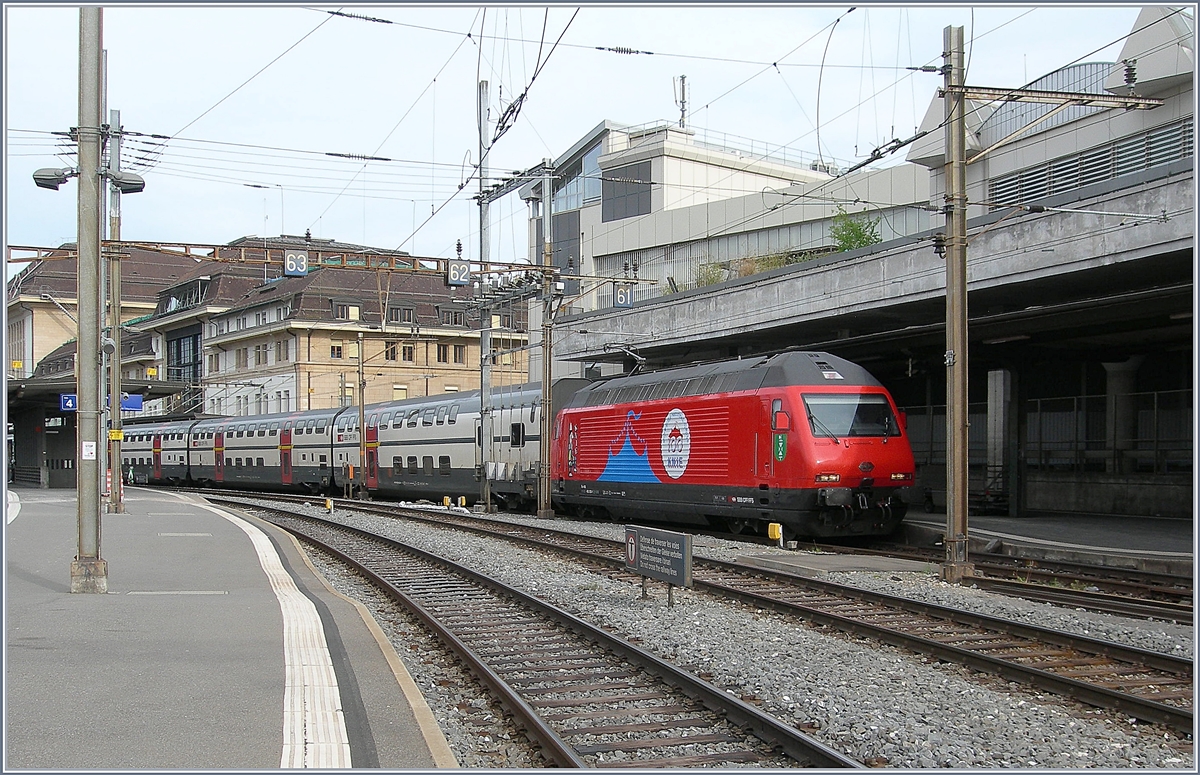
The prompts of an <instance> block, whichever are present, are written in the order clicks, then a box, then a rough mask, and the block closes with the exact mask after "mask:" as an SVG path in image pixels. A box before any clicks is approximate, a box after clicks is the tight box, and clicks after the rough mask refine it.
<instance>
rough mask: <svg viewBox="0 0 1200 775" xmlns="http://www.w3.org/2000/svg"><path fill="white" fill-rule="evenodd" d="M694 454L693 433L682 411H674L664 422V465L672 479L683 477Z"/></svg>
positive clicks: (668, 414) (669, 413)
mask: <svg viewBox="0 0 1200 775" xmlns="http://www.w3.org/2000/svg"><path fill="white" fill-rule="evenodd" d="M691 454H692V432H691V430H689V429H688V421H687V417H686V416H685V415H684V414H683V410H682V409H672V410H671V411H670V412H668V413H667V419H666V420H664V421H663V429H662V463H663V468H665V469H666V470H667V475H668V476H670V477H671V478H672V479H678V478H679V477H681V476H683V472H684V471H686V470H687V464H688V458H689V457H690V456H691Z"/></svg>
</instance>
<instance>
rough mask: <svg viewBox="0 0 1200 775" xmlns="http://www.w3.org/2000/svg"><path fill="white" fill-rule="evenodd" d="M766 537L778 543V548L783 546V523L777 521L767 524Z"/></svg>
mask: <svg viewBox="0 0 1200 775" xmlns="http://www.w3.org/2000/svg"><path fill="white" fill-rule="evenodd" d="M767 538H770V539H771V540H772V541H775V542H777V543H778V544H779V548H780V549H782V548H783V525H781V524H779V523H778V522H772V523H770V524H769V525H767Z"/></svg>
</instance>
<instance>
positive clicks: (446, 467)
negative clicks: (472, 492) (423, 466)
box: [438, 455, 450, 476]
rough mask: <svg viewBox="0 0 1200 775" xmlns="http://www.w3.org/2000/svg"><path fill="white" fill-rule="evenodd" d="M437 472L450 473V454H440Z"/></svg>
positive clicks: (445, 474) (447, 474) (441, 473)
mask: <svg viewBox="0 0 1200 775" xmlns="http://www.w3.org/2000/svg"><path fill="white" fill-rule="evenodd" d="M438 473H439V474H440V475H442V476H449V475H450V456H449V455H442V456H440V457H439V458H438Z"/></svg>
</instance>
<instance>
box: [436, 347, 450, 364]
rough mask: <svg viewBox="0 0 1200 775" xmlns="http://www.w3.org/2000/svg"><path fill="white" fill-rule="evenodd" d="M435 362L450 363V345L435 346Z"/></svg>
mask: <svg viewBox="0 0 1200 775" xmlns="http://www.w3.org/2000/svg"><path fill="white" fill-rule="evenodd" d="M437 362H438V363H449V362H450V345H448V344H439V345H438V346H437Z"/></svg>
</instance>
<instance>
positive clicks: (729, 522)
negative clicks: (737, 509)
mask: <svg viewBox="0 0 1200 775" xmlns="http://www.w3.org/2000/svg"><path fill="white" fill-rule="evenodd" d="M751 526H752V520H749V519H744V518H733V517H731V518H728V519H726V520H725V529H726V530H728V531H729V532H730V533H733V534H734V535H735V536H736V535H741V534H742V533H745V532H747V531H748V530H749V529H750V528H751Z"/></svg>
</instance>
